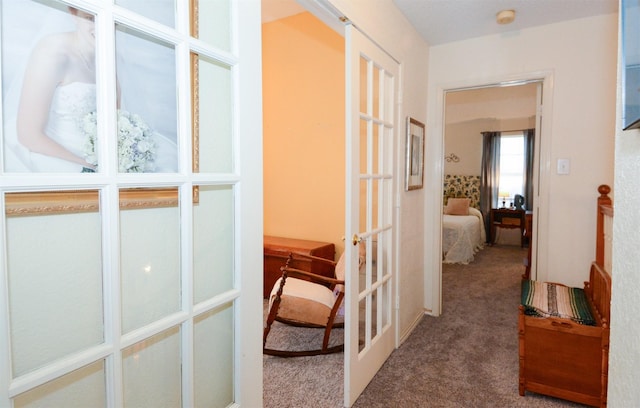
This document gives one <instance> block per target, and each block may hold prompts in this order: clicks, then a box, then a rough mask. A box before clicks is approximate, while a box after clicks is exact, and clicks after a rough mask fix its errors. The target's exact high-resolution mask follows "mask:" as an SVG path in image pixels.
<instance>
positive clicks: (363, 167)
mask: <svg viewBox="0 0 640 408" xmlns="http://www.w3.org/2000/svg"><path fill="white" fill-rule="evenodd" d="M369 125H370V122H368V121H366V120H364V119H360V174H367V173H369V160H368V154H367V151H368V150H367V149H369V138H368V133H367V130H368V126H369Z"/></svg>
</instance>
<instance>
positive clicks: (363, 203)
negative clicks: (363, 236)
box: [358, 180, 368, 232]
mask: <svg viewBox="0 0 640 408" xmlns="http://www.w3.org/2000/svg"><path fill="white" fill-rule="evenodd" d="M367 184H368V182H367V180H360V193H359V194H360V217H359V219H360V222H359V227H358V232H364V231H367Z"/></svg>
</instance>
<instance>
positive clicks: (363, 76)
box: [360, 57, 369, 113]
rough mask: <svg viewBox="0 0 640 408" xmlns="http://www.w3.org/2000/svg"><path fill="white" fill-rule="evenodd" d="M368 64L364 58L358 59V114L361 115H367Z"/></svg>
mask: <svg viewBox="0 0 640 408" xmlns="http://www.w3.org/2000/svg"><path fill="white" fill-rule="evenodd" d="M368 64H369V62H368V61H367V60H366V59H365V58H363V57H360V112H362V113H369V110H368V109H367V95H368V94H367V92H368V88H367V84H368V81H367V79H368V75H367V74H368V71H367V69H368Z"/></svg>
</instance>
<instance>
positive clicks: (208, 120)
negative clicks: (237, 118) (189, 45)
mask: <svg viewBox="0 0 640 408" xmlns="http://www.w3.org/2000/svg"><path fill="white" fill-rule="evenodd" d="M194 60H195V61H196V62H195V65H194V67H195V70H196V73H195V76H196V78H198V80H197V82H196V84H197V86H194V95H195V98H194V108H193V110H194V115H195V119H194V121H193V122H194V124H197V128H195V129H194V135H195V137H196V138H197V140H198V146H199V152H200V154H199V171H200V172H203V173H204V172H231V171H233V143H232V140H233V139H232V137H233V134H232V133H233V129H232V115H231V111H232V109H233V99H232V78H231V68H230V67H229V66H227V65H223V64H221V63H218V62H215V61H213V60H211V59H207V58H204V57H200V56H196V57H194Z"/></svg>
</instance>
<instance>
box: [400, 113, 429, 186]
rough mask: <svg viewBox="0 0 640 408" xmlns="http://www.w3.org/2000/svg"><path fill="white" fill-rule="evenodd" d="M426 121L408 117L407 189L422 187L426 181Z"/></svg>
mask: <svg viewBox="0 0 640 408" xmlns="http://www.w3.org/2000/svg"><path fill="white" fill-rule="evenodd" d="M424 133H425V126H424V123H422V122H419V121H417V120H416V119H413V118H411V117H407V155H406V177H405V190H406V191H410V190H417V189H420V188H422V185H423V181H424Z"/></svg>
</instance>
